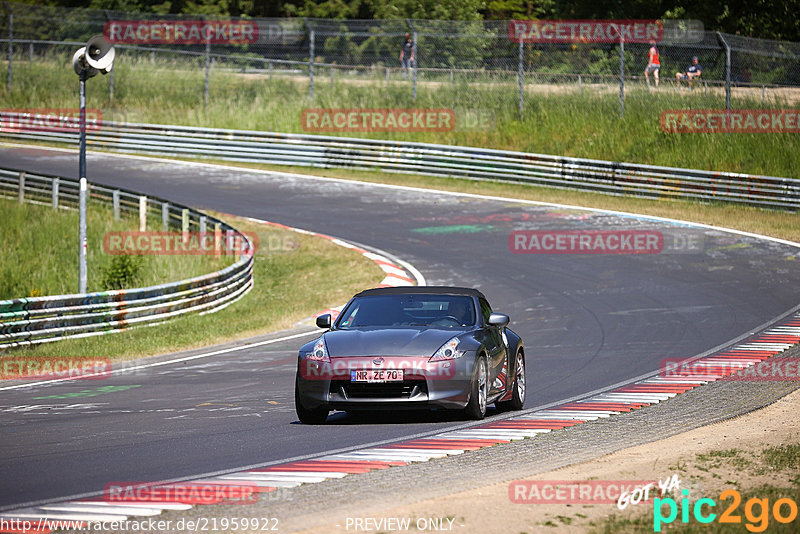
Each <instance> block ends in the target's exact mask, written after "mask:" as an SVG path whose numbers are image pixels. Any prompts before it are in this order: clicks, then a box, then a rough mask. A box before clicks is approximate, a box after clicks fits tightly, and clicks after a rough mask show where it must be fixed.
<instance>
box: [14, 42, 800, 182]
mask: <svg viewBox="0 0 800 534" xmlns="http://www.w3.org/2000/svg"><path fill="white" fill-rule="evenodd" d="M15 69H17V70H18V74H16V73H15V78H14V79H15V85H14V87H13V89H12V91H11V93H10V94H8V95H5V96H6V97H5V98H4V107H8V108H61V107H66V108H74V107H75V88H76V86H77V82H76V80H75V75H74V73H72V71H71V69H69V68H68V67H67V66H65V65H64V64H63V62H62V61H55V60H54V59H39V60H37V62H35V63H32V64H29V63H27V62H20V63H19V64H18V65H17V66H15ZM337 80H338V81H336V82H335V83H334V84H332V85H331V84H330V83H326V81H324V79H320V80H319V81H318V83H317V84H316V86H315V96H314V99H313V100H312V99H310V98H309V97H308V89H307V80H304V79H303V78H300V77H296V78H288V77H279V76H275V77H274V78H273V79H272V80H270V79H269V78H268V77H267V76H265V75H260V74H256V75H254V74H243V73H237V72H232V71H223V70H221V69H217V70H213V71H212V76H211V80H210V88H211V89H210V98H209V103H208V105H203V86H204V78H203V70H202V69H201V68H199V66H198V65H194V66H193V67H192V68H190V66H189V64H188V63H180V62H169V61H157V62H155V63H151V62H150V61H149V60H142V59H136V58H134V57H130V56H125V55H122V56H120V58H119V59H118V61H117V62H116V64H115V92H114V99H113V101H112V100H110V99H109V91H108V78H102V77H98V78H96V79H93V80H91V82H90V83H89V84H87V86H88V91H89V95H88V101H89V106H90V107H97V108H100V109H102V111H103V113H104V117H105V118H106V119H117V120H128V121H142V122H153V123H170V124H182V125H195V126H206V127H219V128H237V129H252V130H269V131H281V132H302V131H303V127H302V125H301V121H300V117H301V112H302V110H303V109H306V108H394V107H403V108H406V107H410V108H449V109H453V110H454V112H455V114H456V122H457V124H458V127H457V128H456V129H455V130H454V131H451V132H444V133H435V132H416V133H414V132H396V133H381V132H373V133H369V132H356V133H349V134H348V133H345V134H337V135H344V136H348V135H350V136H356V137H375V138H386V139H396V140H408V141H427V142H437V143H445V144H458V145H468V146H481V147H492V148H500V149H509V150H521V151H527V152H537V153H545V154H558V155H564V156H575V157H587V158H596V159H604V160H614V161H627V162H636V163H647V164H655V165H668V166H681V167H689V168H697V169H709V170H717V171H733V172H745V173H751V174H767V175H776V176H787V177H796V176H797V153H798V151H800V137H798V136H797V135H796V134H790V133H785V134H780V133H772V134H713V133H694V134H671V133H665V132H663V131H662V130H661V128H660V126H659V115H660V113H661V111H663V110H669V109H688V108H692V109H720V108H722V107H724V98H723V97H722V96H721V95H720V93H719V92H718V91H710V92H708V93H706V92H704V91H701V90H695V91H693V92H691V93H689V92H687V91H681V92H677V91H675V90H674V89H673V88H672V86H671V85H669V84H667V83H665V84H664V85H663V86H662V87H660V88H659V90H658V91H653V92H649V91H648V90H647V89H646V88H644V87H643V86H641V85H633V86H632V87H629V88H628V90H627V91H626V100H625V116H624V117H623V118H619V100H618V93H617V92H615V91H614V90H611V89H613V88H611V87H610V86H606V85H604V86H599V88H592V86H591V85H588V84H587V88H586V90H585V91H583V94H578V93H577V92H576V91H575V90H574V88H568V87H562V86H557V85H541V84H537V85H533V84H531V85H529V86H528V88H527V97H526V100H525V104H524V109H523V116H524V120H520V119H519V115H518V111H517V92H516V86H515V83H514V80H508V79H501V80H497V81H496V82H495V83H486V82H477V81H470V83H468V82H467V80H461V81H459V82H456V83H453V84H448V83H439V82H425V81H422V82H420V84H419V87H418V91H417V98H416V100H414V99H412V97H411V91H410V90H409V85H408V83H407V82H390V83H387V82H385V81H383V80H381V79H380V78H379V77H375V78H366V77H365V78H360V79H337ZM4 93H5V89H4V88H0V94H4ZM756 95H757V92H755V93H750V92H747V93H746V92H743V91H742V92H740V93H737V92H734V95H733V100H732V105H733V107H734V108H763V107H769V108H791V107H793V106H795V104H796V103H797V100H798V99H800V97H799V96H798V95H800V91H797V90H793V89H792V90H786V91H784V92H783V93H776V95H775V96H774V97H773V98H771V99H770V100H768V101H767V102H766V103H763V104H762V102H761V100H760V95H759V96H756ZM795 107H796V106H795Z"/></svg>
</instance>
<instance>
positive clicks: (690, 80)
mask: <svg viewBox="0 0 800 534" xmlns="http://www.w3.org/2000/svg"><path fill="white" fill-rule="evenodd" d="M701 74H703V68H702V67H701V66H700V63H698V60H697V56H694V57H693V58H692V64H691V65H689V67H688V68H687V69H686V72H676V73H675V79H676V80H677V82H678V87H680V86H681V80H686V85H688V86H689V90H690V91H691V90H692V86H693V85H694V81H695V80H696V79H697V78H699V77H700V75H701Z"/></svg>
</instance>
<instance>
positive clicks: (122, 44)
mask: <svg viewBox="0 0 800 534" xmlns="http://www.w3.org/2000/svg"><path fill="white" fill-rule="evenodd" d="M4 7H5V10H4V15H3V16H2V19H0V43H2V46H3V47H4V48H5V54H4V56H5V59H6V65H7V69H8V70H7V73H8V75H7V83H6V84H5V85H6V91H8V92H11V91H14V90H15V88H18V87H22V81H21V80H20V78H21V77H22V76H24V75H23V74H20V72H21V71H22V70H23V69H24V68H25V66H26V65H33V64H36V63H37V62H44V61H51V62H58V63H60V64H67V65H68V64H69V61H70V58H71V57H72V54H73V53H74V51H75V49H76V48H77V47H78V46H81V45H82V44H83V43H85V42H86V40H87V39H88V38H89V37H91V36H93V35H96V34H101V33H105V34H106V35H107V36H108V35H109V33H113V32H117V33H116V34H114V36H115V37H116V39H115V47H116V50H117V54H118V59H117V61H116V65H117V66H120V65H121V64H124V65H126V67H125V68H130V69H133V68H134V67H136V66H139V67H141V69H143V70H146V71H148V74H142V73H137V74H135V75H134V73H133V71H132V70H128V71H124V70H123V72H122V73H120V74H118V73H112V75H110V76H109V77H108V82H107V83H108V92H109V93H108V96H109V99H110V100H112V101H113V99H114V97H115V95H119V94H120V92H126V94H127V95H128V96H129V97H130V96H132V94H133V93H135V92H136V91H140V90H142V91H143V90H144V89H142V87H143V86H144V85H147V84H150V85H152V84H161V86H160V90H162V91H168V92H170V93H173V94H176V95H184V97H185V98H186V99H197V102H198V103H201V102H205V103H208V101H209V100H210V99H211V100H213V99H214V98H215V92H216V91H217V90H219V89H220V88H222V87H229V86H230V85H231V84H232V83H234V81H235V80H239V79H248V78H249V79H264V80H267V81H270V80H273V78H280V79H283V80H285V81H287V82H292V84H293V85H290V87H294V88H295V89H296V90H297V91H298V93H305V92H307V95H308V96H309V97H311V102H312V104H313V105H317V106H319V107H324V106H333V107H337V106H338V107H345V106H349V107H355V106H364V105H365V104H368V103H369V101H370V99H371V98H373V97H374V98H376V99H378V100H381V99H380V98H377V96H380V97H381V98H382V97H384V96H386V95H393V97H394V98H395V100H394V101H395V102H396V103H397V105H404V106H414V105H424V106H436V105H438V106H447V107H451V108H460V109H466V108H469V109H471V110H486V111H487V112H490V113H495V114H496V113H513V114H519V115H524V114H525V110H526V109H527V107H526V102H528V101H529V100H530V99H535V98H536V95H537V94H542V93H545V94H548V93H554V92H558V93H575V94H578V95H582V94H584V93H587V92H588V93H608V94H610V95H616V94H617V92H618V93H619V112H620V113H623V111H624V99H625V96H626V94H630V92H631V91H643V92H645V91H653V90H655V83H656V81H655V79H654V78H651V77H648V78H646V77H645V76H644V70H645V67H646V65H647V62H648V51H649V48H650V46H651V45H650V44H649V43H648V42H646V41H641V40H639V41H638V42H622V43H619V42H582V41H581V40H574V41H573V42H526V41H525V40H522V39H519V40H515V39H513V38H512V35H511V31H510V26H509V25H510V22H511V21H437V20H410V19H407V20H323V19H304V18H294V19H236V20H213V21H212V20H209V19H204V18H203V17H201V16H188V15H187V16H175V15H154V14H139V13H124V12H117V11H108V10H90V9H77V8H76V9H67V8H56V7H48V6H31V5H25V4H16V3H6V4H4ZM198 21H199V22H198ZM178 22H183V23H184V27H185V28H189V29H191V28H192V27H194V26H193V24H194V25H198V24H199V25H202V24H206V25H210V26H211V27H212V28H213V27H216V28H217V30H216V33H214V31H213V30H212V31H211V32H206V33H203V32H199V33H195V34H193V35H190V33H191V32H189V33H185V34H182V35H181V36H177V35H173V36H172V38H167V37H169V36H166V37H165V36H164V35H163V34H158V35H157V34H156V33H155V30H154V28H156V27H161V28H162V30H163V28H166V27H168V26H169V25H170V24H172V25H173V26H174V24H176V23H178ZM161 23H163V24H161ZM114 24H116V26H114ZM226 24H228V25H229V26H230V25H233V26H236V25H240V26H241V27H240V28H239V30H231V29H230V27H228V33H226V30H225V28H224V26H225V25H226ZM220 27H223V28H222V30H220ZM142 28H143V29H142ZM243 28H244V29H243ZM162 30H159V31H162ZM231 31H232V32H233V33H231ZM236 31H239V33H236ZM162 33H163V32H162ZM406 34H408V38H409V39H410V44H409V46H408V47H404V42H405V41H406ZM695 37H696V38H694V39H689V40H683V41H682V40H681V39H672V40H664V41H660V42H659V43H658V52H659V55H660V62H661V68H660V80H659V85H660V87H659V88H658V91H660V92H666V91H678V90H681V91H687V90H689V89H690V88H689V87H687V86H686V85H685V84H683V85H682V84H680V83H678V82H677V81H676V73H682V72H685V71H686V69H687V67H688V66H689V65H690V63H691V60H692V57H693V56H697V57H698V59H699V63H700V64H701V65H702V69H703V71H702V78H701V80H700V81H696V83H694V84H693V85H692V86H691V89H692V90H693V91H701V92H702V93H704V94H706V95H710V96H712V97H714V98H715V100H713V101H714V102H719V107H725V106H726V105H728V106H731V105H733V107H736V102H735V101H734V102H733V104H731V98H732V97H733V98H737V97H742V98H747V99H749V100H748V102H749V105H752V103H753V102H755V103H758V102H759V101H760V102H761V103H762V104H765V105H768V104H770V103H774V102H781V103H786V102H790V103H791V102H794V101H796V100H797V99H798V98H800V90H798V88H800V43H789V42H779V41H769V40H762V39H753V38H747V37H742V36H736V35H728V34H722V33H718V32H700V33H699V34H696V35H695ZM167 41H169V42H167ZM401 53H402V54H403V55H404V56H405V57H404V59H405V62H403V61H401V57H403V56H402V55H401ZM409 55H411V57H409ZM412 58H413V61H409V60H411V59H412ZM119 70H120V69H118V68H115V71H119ZM18 71H19V72H18ZM148 76H151V77H150V78H148ZM339 86H343V87H344V88H350V89H352V91H350V93H347V94H346V91H345V92H343V90H342V89H341V87H340V88H339V90H338V91H333V89H334V88H337V87H339ZM356 88H361V89H363V88H373V89H374V91H373V93H372V97H371V96H370V93H369V92H365V91H363V90H358V91H357V90H355V89H356ZM226 94H227V93H226ZM376 95H377V96H376ZM245 97H246V94H242V98H245ZM717 97H718V99H717ZM143 98H146V97H144V96H143ZM381 102H383V100H381ZM615 111H616V110H615Z"/></svg>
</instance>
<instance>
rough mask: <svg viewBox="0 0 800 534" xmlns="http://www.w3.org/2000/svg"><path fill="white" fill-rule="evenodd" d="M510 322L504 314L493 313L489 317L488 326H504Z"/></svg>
mask: <svg viewBox="0 0 800 534" xmlns="http://www.w3.org/2000/svg"><path fill="white" fill-rule="evenodd" d="M510 320H511V319H509V317H508V315H506V314H505V313H493V314H491V315H490V316H489V325H490V326H506V325H507V324H508V322H509V321H510Z"/></svg>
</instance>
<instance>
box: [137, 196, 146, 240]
mask: <svg viewBox="0 0 800 534" xmlns="http://www.w3.org/2000/svg"><path fill="white" fill-rule="evenodd" d="M145 230H147V197H146V196H144V195H139V231H140V232H144V231H145Z"/></svg>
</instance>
